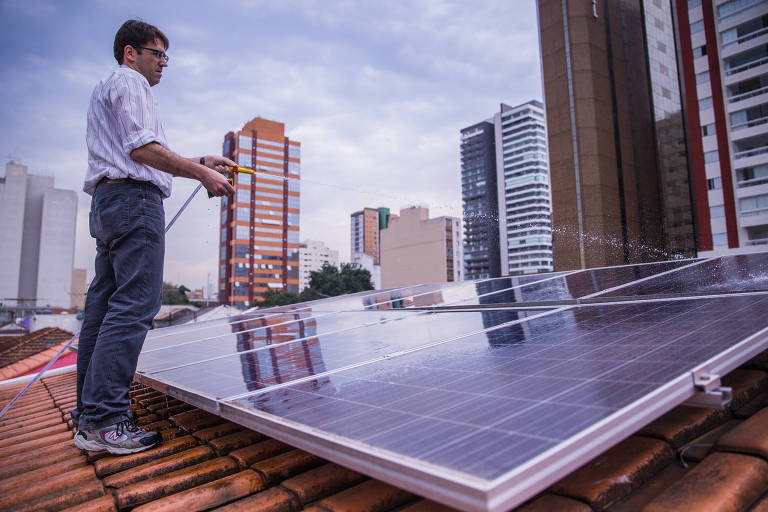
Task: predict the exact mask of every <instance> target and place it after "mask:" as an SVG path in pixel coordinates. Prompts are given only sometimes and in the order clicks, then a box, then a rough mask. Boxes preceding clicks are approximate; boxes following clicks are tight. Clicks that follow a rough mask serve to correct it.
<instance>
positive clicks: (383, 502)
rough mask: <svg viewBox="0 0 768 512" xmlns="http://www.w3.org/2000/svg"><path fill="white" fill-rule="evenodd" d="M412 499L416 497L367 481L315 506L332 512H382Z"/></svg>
mask: <svg viewBox="0 0 768 512" xmlns="http://www.w3.org/2000/svg"><path fill="white" fill-rule="evenodd" d="M318 469H320V468H318ZM316 471H317V470H316ZM414 499H416V496H414V495H413V494H411V493H409V492H408V491H404V490H402V489H399V488H397V487H393V486H391V485H388V484H385V483H384V482H380V481H378V480H367V481H365V482H363V483H361V484H358V485H355V486H354V487H350V488H349V489H345V490H343V491H341V492H339V493H336V494H334V495H333V496H329V497H328V498H325V499H323V500H321V501H319V502H318V503H317V505H319V506H320V507H322V508H324V509H326V510H328V511H332V512H384V511H386V510H391V509H393V508H395V507H399V506H401V505H405V504H406V503H408V502H409V501H413V500H414Z"/></svg>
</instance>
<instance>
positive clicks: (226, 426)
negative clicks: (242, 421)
mask: <svg viewBox="0 0 768 512" xmlns="http://www.w3.org/2000/svg"><path fill="white" fill-rule="evenodd" d="M241 430H243V427H241V426H240V425H238V424H237V423H232V422H231V421H227V422H226V423H220V424H218V425H214V426H213V427H208V428H204V429H202V430H198V431H196V432H192V435H193V436H195V439H197V440H199V441H201V442H208V441H211V440H213V439H217V438H219V437H223V436H226V435H229V434H232V433H233V432H240V431H241Z"/></svg>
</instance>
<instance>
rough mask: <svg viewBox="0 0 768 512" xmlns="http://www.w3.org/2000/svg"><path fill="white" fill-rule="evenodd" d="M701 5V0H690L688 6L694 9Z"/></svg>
mask: <svg viewBox="0 0 768 512" xmlns="http://www.w3.org/2000/svg"><path fill="white" fill-rule="evenodd" d="M700 5H701V0H688V8H689V9H693V8H694V7H698V6H700Z"/></svg>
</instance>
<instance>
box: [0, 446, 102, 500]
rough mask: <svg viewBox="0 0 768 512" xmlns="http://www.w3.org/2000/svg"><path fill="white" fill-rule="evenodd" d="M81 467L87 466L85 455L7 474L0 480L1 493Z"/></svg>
mask: <svg viewBox="0 0 768 512" xmlns="http://www.w3.org/2000/svg"><path fill="white" fill-rule="evenodd" d="M81 467H86V465H85V457H83V456H82V455H79V456H77V457H73V458H72V459H67V460H63V461H60V462H56V463H55V464H50V465H47V466H41V467H37V468H35V469H34V470H33V471H26V472H23V473H16V474H15V475H13V476H6V477H5V478H3V479H2V480H0V494H6V493H9V492H13V490H14V489H18V488H19V487H25V486H28V485H32V484H34V483H37V482H40V481H42V480H48V479H51V478H55V477H56V476H58V475H61V474H64V473H68V472H69V471H72V470H75V469H78V468H81ZM89 469H90V468H89ZM91 471H92V470H91Z"/></svg>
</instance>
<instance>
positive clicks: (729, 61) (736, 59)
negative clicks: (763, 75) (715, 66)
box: [723, 44, 768, 76]
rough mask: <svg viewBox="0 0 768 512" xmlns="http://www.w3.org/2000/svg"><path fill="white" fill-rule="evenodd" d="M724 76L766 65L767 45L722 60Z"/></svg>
mask: <svg viewBox="0 0 768 512" xmlns="http://www.w3.org/2000/svg"><path fill="white" fill-rule="evenodd" d="M723 63H724V67H725V75H726V76H734V75H736V74H739V73H743V72H744V71H747V70H750V69H753V68H756V67H758V66H762V65H763V64H768V44H763V45H760V46H757V47H755V48H750V49H749V50H747V51H744V52H741V53H737V54H736V55H733V56H732V57H727V58H724V59H723Z"/></svg>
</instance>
